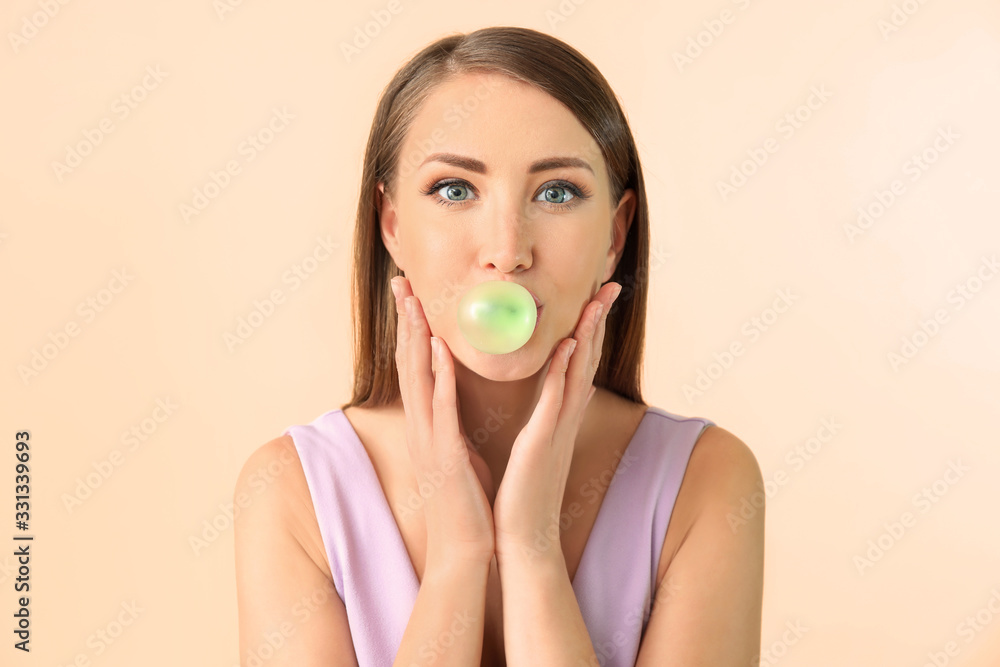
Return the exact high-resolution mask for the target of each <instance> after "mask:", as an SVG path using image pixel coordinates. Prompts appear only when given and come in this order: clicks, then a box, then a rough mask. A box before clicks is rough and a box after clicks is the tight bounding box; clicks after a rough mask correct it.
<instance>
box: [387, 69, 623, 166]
mask: <svg viewBox="0 0 1000 667" xmlns="http://www.w3.org/2000/svg"><path fill="white" fill-rule="evenodd" d="M403 151H404V152H403V155H404V156H407V161H408V162H410V163H414V160H413V158H414V157H416V156H419V160H416V161H415V164H414V166H416V165H419V164H420V163H421V162H423V161H424V159H425V158H426V157H427V156H428V155H430V154H432V153H437V152H445V153H457V154H459V155H464V156H468V157H473V158H476V159H479V160H482V161H483V162H485V163H486V165H487V168H488V169H489V173H490V174H493V173H495V172H496V171H497V170H505V169H515V170H517V171H518V172H520V173H524V172H525V170H526V169H527V167H528V165H529V163H531V162H534V161H536V160H538V159H539V158H548V157H578V158H582V159H583V160H585V161H586V162H587V163H589V164H590V166H591V168H592V169H593V171H594V175H595V176H596V177H598V178H599V179H602V180H603V176H604V174H605V171H604V161H603V159H602V157H601V151H600V148H599V147H598V145H597V142H595V141H594V138H593V137H591V136H590V133H589V132H587V130H586V128H585V127H584V126H583V125H582V124H581V123H580V121H579V120H577V118H576V116H574V115H573V113H572V112H571V111H570V110H569V109H568V108H567V107H565V106H564V105H563V104H562V103H561V102H559V101H558V100H556V99H555V98H554V97H552V96H551V95H549V94H548V93H546V92H544V91H542V90H540V89H538V88H536V87H535V86H532V85H530V84H526V83H523V82H521V81H516V80H514V79H511V78H509V77H506V76H503V75H500V74H492V73H489V74H487V73H468V74H462V75H459V76H457V77H455V78H453V79H450V80H448V81H447V82H445V83H442V84H440V85H438V86H437V87H435V88H434V90H433V91H432V92H431V94H430V95H429V96H428V97H427V99H426V100H425V101H424V103H423V105H422V106H421V108H420V110H419V111H418V112H417V116H416V117H415V118H414V121H413V124H412V125H411V127H410V130H409V132H407V136H406V139H405V141H404V146H403Z"/></svg>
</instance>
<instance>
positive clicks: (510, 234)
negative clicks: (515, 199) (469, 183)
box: [480, 204, 532, 273]
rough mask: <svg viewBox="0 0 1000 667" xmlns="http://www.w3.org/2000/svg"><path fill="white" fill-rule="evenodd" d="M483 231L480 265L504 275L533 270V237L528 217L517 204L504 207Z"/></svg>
mask: <svg viewBox="0 0 1000 667" xmlns="http://www.w3.org/2000/svg"><path fill="white" fill-rule="evenodd" d="M498 213H500V214H499V215H494V216H493V222H490V223H489V224H487V225H486V226H485V228H484V230H485V231H484V235H485V238H484V240H483V243H482V244H481V246H480V248H481V251H480V255H481V262H480V264H481V265H482V266H483V267H484V268H487V269H493V268H495V269H497V270H498V271H501V272H503V273H510V272H512V271H515V270H518V269H520V270H522V271H523V270H525V269H529V268H531V262H532V258H531V255H532V252H531V244H532V241H531V238H530V232H529V230H528V226H527V225H525V224H524V223H525V221H526V219H527V218H526V216H523V215H522V211H520V209H519V208H518V207H517V206H516V205H514V204H511V205H510V206H505V207H504V210H503V211H502V212H498Z"/></svg>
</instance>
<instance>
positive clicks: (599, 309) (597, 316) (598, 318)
mask: <svg viewBox="0 0 1000 667" xmlns="http://www.w3.org/2000/svg"><path fill="white" fill-rule="evenodd" d="M603 312H604V304H603V303H599V304H597V310H596V311H594V324H597V323H598V322H600V321H601V313H603Z"/></svg>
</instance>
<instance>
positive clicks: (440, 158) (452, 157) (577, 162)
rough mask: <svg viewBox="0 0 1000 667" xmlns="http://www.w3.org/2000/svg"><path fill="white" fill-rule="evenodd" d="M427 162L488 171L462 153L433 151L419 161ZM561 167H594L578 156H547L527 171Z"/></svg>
mask: <svg viewBox="0 0 1000 667" xmlns="http://www.w3.org/2000/svg"><path fill="white" fill-rule="evenodd" d="M428 162H443V163H445V164H450V165H452V166H453V167H460V168H462V169H466V170H468V171H472V172H475V173H477V174H486V173H488V171H487V169H486V163H484V162H482V161H481V160H477V159H475V158H471V157H466V156H464V155H456V154H455V153H434V154H432V155H428V156H427V159H426V160H424V161H423V162H421V163H420V166H421V167H422V166H424V165H425V164H427V163H428ZM562 167H579V168H580V169H586V170H587V171H589V172H590V173H591V174H593V173H594V169H593V168H592V167H591V166H590V164H588V163H587V161H586V160H582V159H580V158H578V157H548V158H543V159H541V160H536V161H534V162H532V163H531V166H529V167H528V173H529V174H535V173H538V172H540V171H549V170H551V169H560V168H562Z"/></svg>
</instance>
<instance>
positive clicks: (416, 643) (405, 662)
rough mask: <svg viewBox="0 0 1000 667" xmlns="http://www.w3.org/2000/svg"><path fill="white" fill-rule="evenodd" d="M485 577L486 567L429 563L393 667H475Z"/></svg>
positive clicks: (479, 652)
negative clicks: (470, 666) (417, 666)
mask: <svg viewBox="0 0 1000 667" xmlns="http://www.w3.org/2000/svg"><path fill="white" fill-rule="evenodd" d="M489 573H490V565H489V563H486V564H481V563H479V562H476V561H455V562H453V563H441V564H440V565H432V564H430V563H428V565H427V569H426V570H425V571H424V577H423V580H422V581H421V582H420V591H419V592H418V593H417V600H416V602H415V603H414V605H413V612H412V613H411V614H410V620H409V622H408V623H407V624H406V631H405V632H404V633H403V640H402V642H401V643H400V646H399V652H398V653H397V654H396V660H395V661H394V662H393V663H392V664H393V665H394V667H410V665H414V664H416V665H426V664H433V665H435V667H451V666H455V667H469V665H478V664H480V660H481V659H482V649H483V626H484V618H485V608H486V582H487V578H488V577H489Z"/></svg>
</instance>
